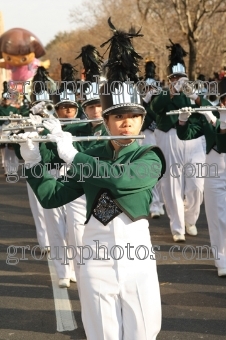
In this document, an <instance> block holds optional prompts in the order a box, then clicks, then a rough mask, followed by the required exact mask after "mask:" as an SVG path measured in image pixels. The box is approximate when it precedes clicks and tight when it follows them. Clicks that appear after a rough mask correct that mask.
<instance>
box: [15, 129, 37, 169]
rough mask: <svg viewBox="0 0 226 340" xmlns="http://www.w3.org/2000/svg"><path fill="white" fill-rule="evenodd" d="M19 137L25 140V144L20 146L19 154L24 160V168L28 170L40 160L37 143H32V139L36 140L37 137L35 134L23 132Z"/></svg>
mask: <svg viewBox="0 0 226 340" xmlns="http://www.w3.org/2000/svg"><path fill="white" fill-rule="evenodd" d="M19 137H20V138H22V139H25V140H27V142H26V143H21V144H20V153H21V156H22V157H23V159H24V163H25V164H26V168H27V169H30V168H32V167H33V166H34V165H36V164H38V163H39V162H40V161H41V159H42V158H41V154H40V151H39V143H37V142H33V141H32V138H37V137H39V135H38V133H37V132H25V133H21V134H19Z"/></svg>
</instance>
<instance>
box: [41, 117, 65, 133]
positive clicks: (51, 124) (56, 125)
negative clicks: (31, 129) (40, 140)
mask: <svg viewBox="0 0 226 340" xmlns="http://www.w3.org/2000/svg"><path fill="white" fill-rule="evenodd" d="M43 125H44V127H45V128H46V129H47V130H49V131H50V133H51V134H52V135H55V134H59V133H62V132H63V131H62V127H61V124H60V121H59V119H56V118H54V117H52V118H51V119H49V120H46V121H44V122H43Z"/></svg>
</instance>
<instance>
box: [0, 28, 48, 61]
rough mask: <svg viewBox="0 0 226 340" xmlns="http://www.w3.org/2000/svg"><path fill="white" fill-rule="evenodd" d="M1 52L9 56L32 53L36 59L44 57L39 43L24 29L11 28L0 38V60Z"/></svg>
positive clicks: (42, 48)
mask: <svg viewBox="0 0 226 340" xmlns="http://www.w3.org/2000/svg"><path fill="white" fill-rule="evenodd" d="M2 52H3V53H6V54H10V55H26V54H30V53H34V54H35V57H36V58H40V57H42V56H43V55H45V49H44V47H43V45H42V43H41V41H40V40H39V39H38V38H37V37H36V36H35V35H34V34H33V33H31V32H30V31H27V30H25V29H24V28H12V29H10V30H8V31H6V32H5V33H3V34H2V35H1V36H0V58H2V57H3V55H2Z"/></svg>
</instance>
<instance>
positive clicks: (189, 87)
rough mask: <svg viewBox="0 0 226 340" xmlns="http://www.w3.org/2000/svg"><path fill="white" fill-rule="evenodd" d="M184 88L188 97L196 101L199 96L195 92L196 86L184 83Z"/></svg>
mask: <svg viewBox="0 0 226 340" xmlns="http://www.w3.org/2000/svg"><path fill="white" fill-rule="evenodd" d="M182 90H183V92H184V94H185V96H186V97H188V98H190V99H192V100H194V101H196V99H197V98H198V95H197V93H195V88H194V86H192V85H191V84H184V85H183V89H182Z"/></svg>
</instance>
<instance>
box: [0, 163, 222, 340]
mask: <svg viewBox="0 0 226 340" xmlns="http://www.w3.org/2000/svg"><path fill="white" fill-rule="evenodd" d="M197 226H198V230H199V234H198V236H196V237H192V236H187V237H186V243H184V244H175V243H173V241H172V236H171V234H170V231H169V221H168V218H167V217H166V216H164V217H161V219H159V220H150V232H151V235H152V242H153V244H154V245H155V246H156V247H157V246H158V247H159V251H157V256H158V260H157V262H158V274H159V281H160V287H161V296H162V311H163V322H162V330H161V333H160V334H159V336H158V338H157V339H158V340H172V339H175V340H191V339H208V340H223V339H226V278H219V277H218V276H217V271H216V269H215V267H214V263H213V260H204V259H201V252H200V251H201V248H200V247H201V246H204V245H209V236H208V230H207V223H206V217H205V213H204V207H203V206H202V209H201V215H200V218H199V221H198V224H197ZM10 245H14V246H26V245H29V246H30V248H33V247H34V246H36V245H37V240H36V235H35V227H34V222H33V218H32V216H31V212H30V208H29V204H28V199H27V192H26V185H25V181H24V179H20V180H19V181H18V182H17V183H14V184H12V183H11V184H10V183H7V182H6V181H5V177H4V175H3V171H2V169H1V170H0V270H1V275H0V340H8V339H10V340H22V339H23V340H30V339H32V340H41V339H47V340H69V339H70V340H72V339H76V340H79V339H80V340H84V339H86V337H85V333H84V330H83V327H82V322H81V315H80V303H79V299H78V292H77V286H76V284H75V283H73V284H71V287H70V288H69V289H68V295H69V298H70V301H71V305H72V310H73V315H74V317H75V320H76V322H77V325H78V328H77V329H76V330H73V331H67V332H57V324H56V315H55V305H54V299H53V288H52V281H51V277H50V272H49V267H48V261H47V260H46V257H44V258H43V259H40V260H35V259H34V258H33V257H32V256H31V252H30V251H27V252H26V257H27V258H28V260H21V257H23V256H22V255H23V254H22V252H21V249H17V251H18V253H17V254H14V256H13V255H12V253H11V256H10V258H11V259H10V262H11V265H10V264H7V263H6V260H7V257H9V256H8V255H7V248H8V247H9V246H10ZM173 246H176V247H178V246H180V249H178V248H174V249H172V247H173ZM185 247H187V248H185ZM156 249H157V248H156ZM11 250H12V249H11ZM39 256H40V253H39V252H38V251H37V252H36V257H37V258H38V257H39ZM205 256H206V254H205V252H204V253H203V254H202V257H203V258H204V257H205ZM17 258H18V259H19V262H18V263H17V264H16V265H12V263H15V261H16V259H17ZM150 322H151V320H150ZM141 340H143V339H141Z"/></svg>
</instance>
